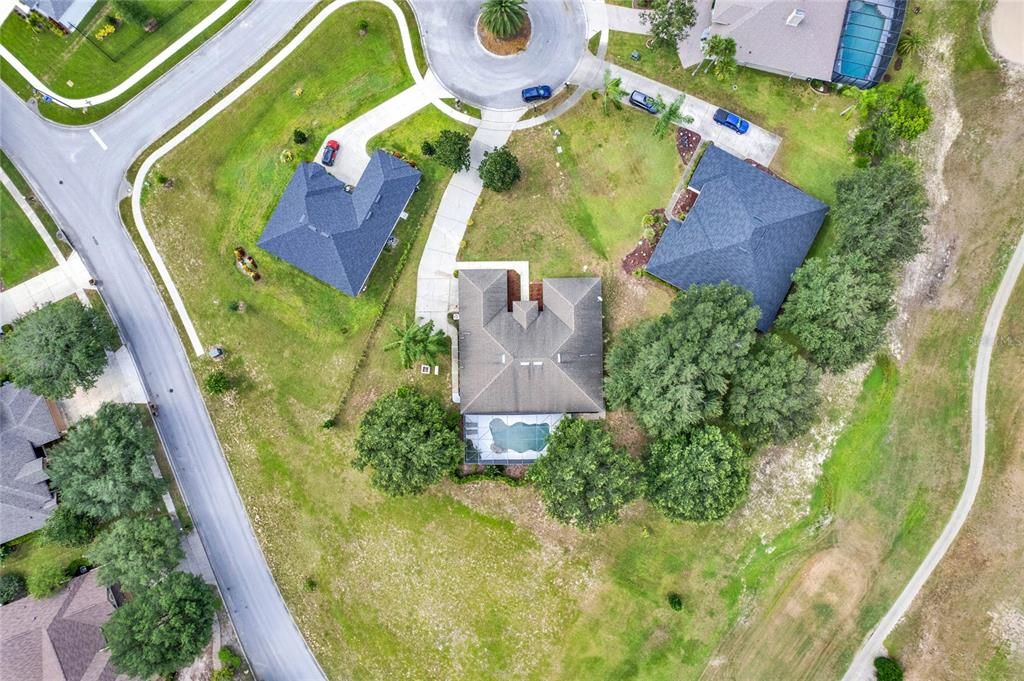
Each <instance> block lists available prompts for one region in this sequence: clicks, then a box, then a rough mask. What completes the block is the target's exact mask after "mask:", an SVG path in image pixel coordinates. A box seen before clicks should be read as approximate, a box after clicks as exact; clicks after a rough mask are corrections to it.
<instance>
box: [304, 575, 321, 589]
mask: <svg viewBox="0 0 1024 681" xmlns="http://www.w3.org/2000/svg"><path fill="white" fill-rule="evenodd" d="M302 585H303V587H305V589H306V591H310V592H312V591H316V590H317V589H319V588H320V582H318V581H317V580H316V578H315V577H306V581H305V582H303V583H302Z"/></svg>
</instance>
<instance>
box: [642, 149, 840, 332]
mask: <svg viewBox="0 0 1024 681" xmlns="http://www.w3.org/2000/svg"><path fill="white" fill-rule="evenodd" d="M690 186H691V187H692V188H694V189H696V190H697V191H699V192H700V195H699V196H698V197H697V202H696V203H695V204H694V206H693V208H692V209H691V210H690V212H689V214H688V215H687V216H686V220H685V221H683V222H680V221H678V220H673V221H672V222H670V223H669V226H668V228H667V229H666V230H665V234H664V236H662V237H661V240H660V241H659V242H658V245H657V247H656V248H655V249H654V255H653V256H652V257H651V261H650V263H648V265H647V271H648V272H650V273H651V274H653V275H654V276H656V277H658V278H659V279H661V280H663V281H666V282H668V283H670V284H672V285H673V286H677V287H679V288H686V287H687V286H690V285H691V284H718V283H721V282H723V281H728V282H731V283H733V284H736V285H737V286H743V287H744V288H746V289H748V290H749V291H750V292H751V293H752V294H753V295H754V303H755V304H757V306H758V307H759V308H760V309H761V318H760V320H759V321H758V323H757V326H758V328H759V329H761V330H762V331H766V330H767V329H768V328H769V327H770V326H771V325H772V322H774V321H775V316H776V315H777V314H778V312H779V307H780V306H781V305H782V301H783V300H784V299H785V297H786V293H787V292H788V291H789V287H790V283H791V279H792V276H793V272H794V271H795V270H796V268H797V267H799V266H800V264H801V263H802V262H803V261H804V258H805V257H806V256H807V251H808V250H809V249H810V247H811V244H812V243H813V242H814V237H815V236H817V234H818V230H819V229H820V228H821V223H822V222H823V221H824V220H825V215H826V214H827V213H828V206H827V205H826V204H824V203H822V202H821V201H819V200H817V199H815V198H814V197H812V196H809V195H807V194H805V193H804V192H802V191H800V190H799V189H797V188H796V187H793V186H792V185H789V184H787V183H785V182H783V181H782V180H780V179H778V178H776V177H772V176H771V175H769V174H768V173H766V172H764V171H763V170H760V169H758V168H756V167H754V166H752V165H750V164H749V163H746V162H744V161H741V160H740V159H738V158H736V157H735V156H733V155H731V154H729V153H728V152H725V151H722V150H721V149H719V148H718V147H716V146H709V147H708V148H707V150H706V151H705V152H704V155H703V156H702V157H701V160H700V163H699V164H698V166H697V170H696V171H695V172H694V174H693V177H692V178H691V180H690Z"/></svg>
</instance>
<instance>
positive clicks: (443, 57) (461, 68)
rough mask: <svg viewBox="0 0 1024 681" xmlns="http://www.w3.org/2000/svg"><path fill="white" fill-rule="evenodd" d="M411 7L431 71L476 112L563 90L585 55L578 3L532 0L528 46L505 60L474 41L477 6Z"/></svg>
mask: <svg viewBox="0 0 1024 681" xmlns="http://www.w3.org/2000/svg"><path fill="white" fill-rule="evenodd" d="M413 6H414V7H415V10H416V18H417V20H418V21H419V24H420V34H421V35H422V36H423V42H424V44H425V46H426V50H427V60H428V61H429V62H430V67H431V69H432V70H433V71H434V73H435V74H436V75H437V78H438V79H439V80H440V81H441V82H442V83H443V84H444V86H445V87H446V88H447V89H448V90H449V91H450V92H451V93H452V94H454V95H455V96H456V97H458V98H460V99H462V100H465V101H467V102H471V103H473V104H475V105H477V106H480V107H488V108H493V109H515V108H519V107H522V106H524V105H523V102H522V100H521V99H520V96H519V93H520V91H521V90H522V89H523V88H525V87H529V86H531V85H538V84H545V85H550V86H551V87H552V88H557V87H558V86H560V85H562V84H563V83H565V82H566V80H568V78H569V75H570V74H571V73H572V72H573V69H575V68H576V63H577V62H578V61H579V59H580V57H581V56H582V55H583V53H584V52H586V49H587V44H586V43H587V38H586V24H587V21H586V16H585V14H584V11H583V5H582V3H581V2H580V0H530V2H529V4H528V9H529V13H530V21H531V22H532V23H533V34H532V37H531V38H530V43H529V45H528V46H527V48H526V49H525V50H524V51H523V52H521V53H519V54H517V55H512V56H508V57H499V56H497V55H493V54H491V53H489V52H487V51H486V50H484V48H483V47H482V46H481V45H480V42H479V41H478V40H477V37H476V22H477V15H478V14H479V12H480V3H478V2H453V1H452V0H413Z"/></svg>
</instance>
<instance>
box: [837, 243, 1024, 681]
mask: <svg viewBox="0 0 1024 681" xmlns="http://www.w3.org/2000/svg"><path fill="white" fill-rule="evenodd" d="M1022 269H1024V236H1021V239H1020V242H1019V243H1018V244H1017V250H1016V251H1015V252H1014V254H1013V258H1011V260H1010V264H1009V266H1007V268H1006V273H1005V274H1004V275H1003V280H1002V281H1001V282H999V289H998V290H997V291H996V296H995V298H993V299H992V307H990V308H989V309H988V317H986V318H985V328H984V329H983V330H982V333H981V341H980V342H979V343H978V358H977V360H976V361H975V364H974V385H973V387H972V389H971V461H970V467H969V468H968V470H967V483H966V484H965V485H964V491H963V492H962V493H961V494H960V501H958V502H957V504H956V508H955V509H953V515H952V516H950V518H949V522H947V523H946V527H945V528H944V529H943V530H942V534H941V535H939V538H938V539H936V540H935V544H933V545H932V548H931V550H929V551H928V555H927V556H925V558H924V561H923V562H922V563H921V565H920V566H918V568H917V572H915V573H914V576H913V577H911V578H910V582H909V583H908V584H907V586H906V587H905V588H904V589H903V592H902V593H901V594H900V595H899V598H897V599H896V602H895V603H893V604H892V607H891V608H889V612H887V613H885V616H884V617H882V619H881V621H880V622H879V623H878V625H877V626H876V627H875V628H874V629H873V630H872V631H871V633H870V634H869V635H868V637H867V639H866V640H865V641H864V643H863V644H862V645H861V647H860V650H858V651H857V654H856V655H854V658H853V662H852V663H850V668H849V669H848V670H847V671H846V674H845V675H844V676H843V681H870V680H871V679H874V678H875V672H874V659H875V658H876V657H878V656H879V655H885V654H886V652H885V639H887V638H888V637H889V634H891V633H892V631H893V629H895V628H896V625H897V624H899V622H900V620H901V619H903V616H904V615H906V614H907V611H909V610H910V606H911V605H912V604H913V603H914V599H915V598H916V597H917V594H918V593H920V591H921V588H922V587H924V585H925V582H927V581H928V578H929V577H931V575H932V573H933V572H934V571H935V568H936V567H938V565H939V562H940V561H941V560H942V557H943V556H945V555H946V551H948V550H949V547H950V546H952V545H953V541H954V540H955V539H956V536H957V534H959V532H960V528H962V527H963V526H964V523H965V522H966V521H967V516H968V514H970V512H971V507H972V506H973V505H974V499H975V497H977V496H978V489H979V488H980V487H981V476H982V473H983V472H984V469H985V435H986V431H987V427H988V416H987V414H986V413H985V407H986V404H985V403H986V399H987V397H988V372H989V368H990V367H991V365H992V348H993V347H995V344H996V335H997V334H998V332H999V322H1000V320H1002V318H1003V312H1004V311H1005V310H1006V305H1007V303H1009V302H1010V296H1011V294H1012V293H1013V287H1014V286H1015V285H1016V283H1017V278H1018V277H1019V276H1020V273H1021V270H1022Z"/></svg>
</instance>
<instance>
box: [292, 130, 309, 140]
mask: <svg viewBox="0 0 1024 681" xmlns="http://www.w3.org/2000/svg"><path fill="white" fill-rule="evenodd" d="M292 141H293V142H295V143H296V144H305V143H306V142H308V141H309V135H307V134H306V133H305V132H303V131H302V130H299V129H298V128H295V129H294V130H292Z"/></svg>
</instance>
